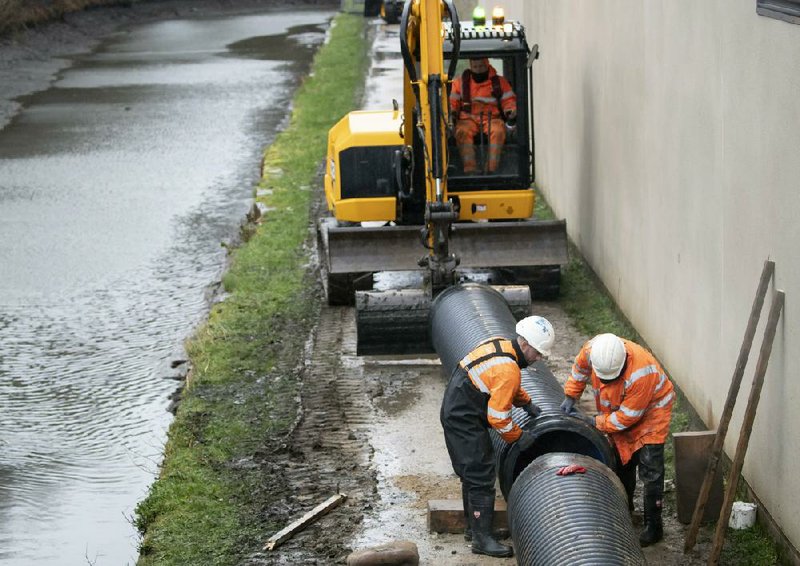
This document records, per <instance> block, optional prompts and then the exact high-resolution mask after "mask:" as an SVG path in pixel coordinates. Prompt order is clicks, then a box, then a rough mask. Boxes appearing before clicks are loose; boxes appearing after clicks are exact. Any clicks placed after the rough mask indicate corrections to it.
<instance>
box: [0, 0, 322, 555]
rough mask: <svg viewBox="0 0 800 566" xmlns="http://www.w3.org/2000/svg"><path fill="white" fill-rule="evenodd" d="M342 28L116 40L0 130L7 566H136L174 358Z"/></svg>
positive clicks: (213, 23)
mask: <svg viewBox="0 0 800 566" xmlns="http://www.w3.org/2000/svg"><path fill="white" fill-rule="evenodd" d="M332 16H333V14H332V13H330V12H320V11H310V10H306V11H292V12H288V11H283V12H271V13H260V14H252V15H247V16H235V17H227V18H214V19H193V20H172V21H164V22H160V23H155V24H149V25H144V26H140V27H135V28H131V29H128V30H124V31H120V32H118V33H116V34H114V35H113V36H110V37H108V38H107V39H106V40H105V41H104V42H103V43H102V44H101V46H100V47H99V48H98V49H96V50H95V51H94V52H93V53H91V54H89V55H85V56H80V57H77V58H75V60H74V61H73V62H72V64H71V66H70V67H69V68H68V69H67V70H65V71H63V72H62V73H61V74H60V75H59V78H58V80H57V81H56V82H55V83H54V84H53V85H52V87H51V88H49V89H48V90H46V91H42V92H39V93H36V94H33V95H30V96H27V97H25V98H23V99H22V100H21V102H22V103H23V110H22V111H21V112H20V113H19V114H18V115H17V116H15V117H14V119H13V120H12V121H11V122H10V123H9V124H8V125H7V126H6V127H5V128H4V129H2V130H0V563H2V564H13V565H15V566H16V565H28V564H31V565H33V564H36V565H37V566H41V565H59V566H61V565H71V564H93V565H95V566H103V565H123V564H133V563H135V561H136V558H137V545H138V542H139V538H138V535H137V533H136V530H135V528H134V527H133V524H132V521H133V516H134V510H135V506H136V504H137V502H138V501H140V500H141V499H142V498H143V497H144V496H145V495H146V493H147V490H148V487H149V485H150V484H151V483H152V481H153V479H154V478H155V476H156V474H157V472H158V466H159V463H160V460H161V454H162V451H163V445H164V442H165V436H166V431H167V428H168V426H169V424H170V421H171V415H170V413H169V412H168V411H167V408H168V405H169V396H170V394H171V393H173V392H174V391H175V389H176V387H177V386H178V385H179V382H178V381H176V380H175V379H174V378H175V377H176V376H178V375H179V374H180V372H181V370H182V367H183V366H181V365H179V363H178V361H179V360H182V359H183V358H184V353H183V349H182V343H183V341H184V340H185V338H187V337H188V336H190V335H191V333H192V330H193V329H194V328H195V327H196V326H197V324H198V323H200V322H201V321H202V320H203V318H204V316H205V314H206V312H207V308H208V303H209V298H210V295H211V290H212V289H213V283H214V282H215V281H218V280H219V278H220V275H221V272H222V269H223V267H224V262H225V257H226V250H225V248H224V246H223V245H222V244H223V243H228V242H231V241H233V240H234V239H235V237H236V234H237V230H238V225H239V222H240V220H241V219H242V218H243V216H244V214H245V213H246V211H247V210H248V208H249V207H250V205H251V204H252V194H253V187H254V185H255V183H256V182H257V180H258V171H259V162H260V157H261V152H262V150H263V148H264V147H265V146H266V145H268V144H269V143H270V142H271V141H272V140H273V139H274V136H275V134H276V131H277V130H278V129H279V128H280V126H281V125H282V124H285V123H286V120H287V117H288V114H289V112H290V100H291V97H292V95H293V93H294V90H295V88H296V87H297V85H298V84H299V81H300V79H301V78H302V76H303V75H304V73H306V72H307V70H308V65H309V64H310V61H311V58H312V56H313V53H314V51H315V49H316V48H317V47H318V46H319V44H320V43H321V42H322V41H323V40H324V35H325V31H326V29H327V27H328V23H329V20H330V18H331V17H332ZM174 366H176V367H174Z"/></svg>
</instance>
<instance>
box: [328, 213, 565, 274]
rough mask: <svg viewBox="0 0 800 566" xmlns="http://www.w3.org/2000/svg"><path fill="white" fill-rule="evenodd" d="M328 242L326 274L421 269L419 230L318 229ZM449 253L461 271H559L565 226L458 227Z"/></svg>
mask: <svg viewBox="0 0 800 566" xmlns="http://www.w3.org/2000/svg"><path fill="white" fill-rule="evenodd" d="M321 228H322V229H324V230H325V232H326V238H327V242H326V243H327V250H326V253H327V264H328V269H329V270H330V273H332V274H339V273H366V272H376V271H407V270H418V269H421V268H420V266H419V264H418V262H419V260H420V258H422V257H423V256H424V255H425V248H423V247H422V244H421V237H420V228H419V227H418V226H378V227H366V226H354V227H344V226H336V225H335V222H330V221H329V222H327V223H326V224H325V225H324V226H322V227H321ZM450 251H451V253H454V254H455V255H456V256H458V258H459V259H460V261H461V263H460V267H461V268H469V269H480V268H493V267H517V266H520V267H521V266H544V265H563V264H565V263H567V260H568V256H567V229H566V222H565V221H564V220H526V221H518V222H483V223H474V222H470V223H458V224H454V225H453V231H452V234H451V237H450Z"/></svg>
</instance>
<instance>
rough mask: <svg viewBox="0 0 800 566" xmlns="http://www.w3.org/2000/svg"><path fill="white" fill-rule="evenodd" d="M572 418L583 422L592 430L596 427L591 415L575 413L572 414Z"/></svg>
mask: <svg viewBox="0 0 800 566" xmlns="http://www.w3.org/2000/svg"><path fill="white" fill-rule="evenodd" d="M572 416H574V417H577V418H579V419H580V420H582V421H583V422H585V423H586V424H588V425H589V426H590V427H593V428H594V427H595V426H596V425H595V423H594V416H593V415H584V414H583V413H577V412H576V413H573V414H572Z"/></svg>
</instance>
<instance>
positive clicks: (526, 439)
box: [515, 430, 533, 452]
mask: <svg viewBox="0 0 800 566" xmlns="http://www.w3.org/2000/svg"><path fill="white" fill-rule="evenodd" d="M515 444H516V445H517V447H518V448H519V451H520V452H525V451H526V450H528V448H530V447H531V446H533V436H532V435H531V433H530V432H525V431H524V430H523V431H522V434H521V435H520V437H519V438H518V439H517V442H515Z"/></svg>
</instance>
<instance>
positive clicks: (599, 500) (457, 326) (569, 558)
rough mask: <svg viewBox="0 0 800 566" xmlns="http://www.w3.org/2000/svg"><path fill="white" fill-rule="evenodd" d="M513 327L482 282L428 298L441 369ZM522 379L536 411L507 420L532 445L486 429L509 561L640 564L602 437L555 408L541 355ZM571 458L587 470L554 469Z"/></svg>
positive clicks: (512, 333) (554, 387) (451, 368)
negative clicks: (507, 530)
mask: <svg viewBox="0 0 800 566" xmlns="http://www.w3.org/2000/svg"><path fill="white" fill-rule="evenodd" d="M516 335H517V334H516V320H515V318H514V316H513V315H512V314H511V310H510V309H509V307H508V305H507V304H506V302H505V300H504V299H503V296H502V295H501V294H500V293H499V292H497V291H495V290H494V289H492V288H491V287H488V286H486V285H480V284H475V283H470V284H464V285H456V286H454V287H450V288H449V289H447V290H445V291H444V292H442V293H441V294H440V295H439V296H438V297H437V298H436V299H435V300H434V301H433V304H432V305H431V339H432V342H433V346H434V349H435V350H436V353H437V354H438V355H439V359H440V360H441V362H442V367H443V369H444V371H445V372H446V374H447V375H452V374H453V373H454V372H455V371H456V369H457V368H458V362H459V361H460V360H461V359H462V358H463V357H464V356H466V355H467V354H468V353H469V352H470V351H472V350H473V349H474V348H475V347H476V346H478V345H479V344H481V343H482V342H484V341H486V340H488V339H490V338H493V337H503V338H508V339H514V338H516ZM556 339H557V337H556ZM522 385H523V388H524V389H525V390H526V391H527V392H528V393H529V394H530V396H531V398H532V399H533V401H534V403H536V404H537V405H538V406H539V407H540V408H541V409H542V414H541V415H540V416H539V417H537V418H536V419H531V418H530V417H529V416H528V415H527V413H525V412H524V411H523V410H522V409H517V408H514V409H513V410H512V419H513V420H514V422H516V423H517V424H518V425H519V426H521V427H522V428H523V430H525V431H526V432H527V433H529V434H531V435H532V436H533V437H534V443H533V445H532V446H531V447H530V448H529V449H528V450H526V451H525V452H522V453H521V452H520V450H519V447H518V446H517V445H516V444H507V443H506V442H505V441H503V440H502V438H501V437H500V435H499V434H497V433H496V432H494V431H492V433H491V434H492V444H493V446H494V450H495V461H496V468H497V475H498V480H499V483H500V489H501V491H502V492H503V495H504V496H505V498H506V500H507V501H508V517H509V524H510V526H511V534H512V537H513V540H514V544H515V547H516V552H517V561H518V563H519V564H524V565H542V566H551V565H554V564H570V565H573V564H576V565H577V564H609V565H616V564H620V565H622V564H634V565H636V564H645V560H644V556H643V554H642V551H641V548H640V547H639V544H638V540H637V538H636V535H635V534H634V530H633V525H632V523H631V518H630V514H629V511H628V500H627V496H626V494H625V490H624V488H623V487H622V484H621V483H620V481H619V479H618V478H617V477H616V474H615V473H614V471H613V470H612V469H616V454H615V452H614V450H613V448H612V447H611V445H610V443H609V442H608V439H607V438H606V437H605V435H603V434H602V433H601V432H599V431H598V430H597V429H595V428H594V427H591V426H589V425H588V424H586V423H585V422H583V421H582V420H580V419H578V418H576V417H571V416H567V415H564V414H563V413H562V412H561V410H560V404H561V401H562V400H563V398H564V393H563V390H562V388H561V386H560V385H559V383H558V381H557V380H556V378H555V376H553V374H552V373H551V372H550V371H549V370H548V369H547V366H546V365H545V364H544V363H542V362H537V363H536V364H534V365H533V366H531V367H530V368H527V369H525V370H523V372H522ZM574 464H578V465H581V466H583V467H584V468H585V470H586V471H585V472H584V473H583V474H573V475H570V476H564V477H562V476H559V475H556V473H555V472H556V471H557V470H558V469H559V468H561V467H563V466H568V465H574Z"/></svg>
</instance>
